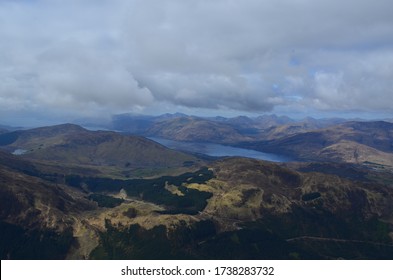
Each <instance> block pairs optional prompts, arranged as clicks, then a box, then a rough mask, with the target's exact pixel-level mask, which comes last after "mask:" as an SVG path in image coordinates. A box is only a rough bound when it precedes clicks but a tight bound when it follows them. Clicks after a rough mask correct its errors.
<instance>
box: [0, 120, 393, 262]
mask: <svg viewBox="0 0 393 280" xmlns="http://www.w3.org/2000/svg"><path fill="white" fill-rule="evenodd" d="M178 118H180V119H178ZM126 119H127V118H126ZM173 119H175V121H173ZM122 121H123V123H122V127H123V131H122V132H112V131H102V130H101V131H90V130H87V129H85V128H82V127H80V126H77V125H73V124H63V125H56V126H48V127H41V128H34V129H27V130H7V131H3V132H0V149H1V150H0V200H1V204H0V227H1V231H0V232H1V235H2V236H1V240H2V241H1V242H2V243H1V246H0V248H1V252H0V254H1V258H2V259H338V258H344V259H392V258H393V173H392V166H393V164H392V162H391V161H390V158H391V157H392V151H393V150H392V143H393V141H392V137H393V125H391V124H390V123H388V122H353V121H351V122H343V121H342V120H339V121H338V120H323V121H320V122H319V121H317V120H307V123H308V124H307V125H305V124H304V125H299V127H297V128H296V127H294V126H297V125H295V124H293V123H292V120H290V119H288V118H283V117H281V118H279V117H269V118H259V119H253V120H250V119H247V118H241V117H239V118H235V119H231V120H228V119H220V118H215V119H212V118H210V119H203V120H194V118H193V117H189V116H183V115H181V116H178V115H176V116H172V115H165V116H164V117H162V119H160V120H159V119H157V117H156V119H155V118H153V117H151V118H143V121H142V122H141V123H139V122H138V121H136V120H134V123H132V122H131V124H130V126H129V127H128V129H127V126H126V123H125V122H124V119H122ZM139 121H140V118H139ZM172 121H173V122H172ZM161 122H163V124H165V125H164V126H165V129H164V130H163V129H158V126H159V125H160V123H161ZM168 122H171V123H173V124H172V125H169V124H168ZM337 122H339V124H338V123H337ZM212 123H215V124H214V125H212ZM175 124H176V125H175ZM311 124H312V125H311ZM117 125H118V127H119V123H118V124H117ZM205 125H206V126H207V127H209V128H208V129H206V128H205ZM221 125H222V126H221ZM183 127H184V129H183ZM132 129H134V130H132ZM170 130H174V131H177V132H178V134H175V133H172V132H170ZM137 132H138V133H137ZM145 132H146V135H145ZM270 132H271V133H270ZM131 133H132V134H131ZM134 133H135V134H134ZM137 134H139V135H137ZM180 134H182V135H183V136H180ZM213 134H215V136H214V135H213ZM185 135H187V136H185ZM145 136H149V137H151V139H152V140H151V139H147V138H145ZM163 136H166V137H167V138H168V139H163V138H157V137H163ZM201 139H204V141H203V142H204V143H203V144H201V143H200V142H199V141H200V140H201ZM153 140H157V141H158V142H160V143H161V144H160V143H157V142H156V141H153ZM179 140H181V141H179ZM198 145H199V146H201V145H202V146H203V147H202V149H199V150H198V149H197V148H198ZM236 147H239V148H236ZM240 147H243V148H246V149H248V150H244V149H243V150H242V149H240ZM209 149H210V150H209ZM236 149H237V150H236ZM249 149H253V150H254V151H255V152H254V153H253V152H252V150H249ZM258 151H261V153H260V154H259V153H258ZM236 152H238V154H236ZM247 153H250V154H247ZM264 153H273V154H274V155H269V154H268V157H267V158H263V157H259V156H265V155H266V154H264ZM275 159H277V160H276V162H273V161H275ZM295 160H296V161H295ZM36 252H40V253H36Z"/></svg>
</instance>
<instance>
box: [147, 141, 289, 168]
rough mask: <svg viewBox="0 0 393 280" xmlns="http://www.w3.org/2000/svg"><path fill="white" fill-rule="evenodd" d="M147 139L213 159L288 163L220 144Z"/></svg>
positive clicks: (281, 158)
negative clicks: (244, 158)
mask: <svg viewBox="0 0 393 280" xmlns="http://www.w3.org/2000/svg"><path fill="white" fill-rule="evenodd" d="M149 139H151V140H153V141H156V142H158V143H160V144H161V145H164V146H166V147H168V148H170V149H174V150H181V151H186V152H192V153H200V154H205V155H208V156H213V157H225V156H239V157H246V158H255V159H261V160H268V161H274V162H287V161H290V159H289V158H288V157H285V156H281V155H276V154H270V153H262V152H259V151H255V150H249V149H242V148H237V147H232V146H226V145H221V144H212V143H203V142H182V141H174V140H168V139H163V138H156V137H149Z"/></svg>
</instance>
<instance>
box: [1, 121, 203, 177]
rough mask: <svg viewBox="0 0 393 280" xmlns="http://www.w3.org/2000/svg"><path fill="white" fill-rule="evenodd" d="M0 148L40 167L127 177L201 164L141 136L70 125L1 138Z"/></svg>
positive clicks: (32, 130)
mask: <svg viewBox="0 0 393 280" xmlns="http://www.w3.org/2000/svg"><path fill="white" fill-rule="evenodd" d="M0 145H1V148H3V149H4V150H7V151H10V152H14V153H18V154H19V155H20V156H21V157H23V158H26V159H32V160H36V161H39V162H40V163H41V164H43V163H45V164H48V165H58V164H61V165H68V166H70V167H72V166H74V167H75V166H81V167H83V168H87V169H89V168H90V169H91V168H95V169H97V170H100V168H104V169H105V168H106V170H104V171H107V172H110V170H109V169H112V170H114V172H115V171H116V170H118V171H119V172H123V173H124V172H127V171H128V172H131V171H132V170H134V169H136V168H155V169H158V168H179V167H183V166H191V165H193V164H198V159H197V158H195V157H194V156H191V155H188V154H184V153H181V152H177V151H173V150H170V149H168V148H166V147H164V146H162V145H160V144H158V143H156V142H153V141H151V140H149V139H146V138H143V137H140V136H128V135H122V134H119V133H115V132H110V131H89V130H86V129H83V128H82V127H79V126H76V125H71V124H65V125H58V126H51V127H43V128H37V129H31V130H24V131H15V132H11V133H6V134H2V135H1V136H0ZM74 169H75V168H74ZM115 169H116V170H115ZM124 174H126V173H124Z"/></svg>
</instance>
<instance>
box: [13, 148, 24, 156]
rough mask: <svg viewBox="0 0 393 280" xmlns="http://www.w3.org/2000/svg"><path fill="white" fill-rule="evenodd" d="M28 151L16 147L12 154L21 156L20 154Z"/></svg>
mask: <svg viewBox="0 0 393 280" xmlns="http://www.w3.org/2000/svg"><path fill="white" fill-rule="evenodd" d="M26 152H27V150H23V149H16V150H15V151H13V152H12V154H13V155H16V156H20V155H23V154H25V153H26Z"/></svg>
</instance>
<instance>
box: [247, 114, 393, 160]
mask: <svg viewBox="0 0 393 280" xmlns="http://www.w3.org/2000/svg"><path fill="white" fill-rule="evenodd" d="M245 146H247V147H249V148H253V149H257V150H260V151H266V152H275V153H282V154H286V155H290V156H292V157H294V158H298V159H301V160H318V161H321V160H327V161H345V162H355V163H364V162H372V163H377V164H384V165H389V166H392V164H393V124H392V123H388V122H383V121H375V122H354V121H353V122H347V123H344V124H340V125H337V126H331V127H328V128H324V129H320V130H313V131H310V132H305V133H296V134H294V135H290V136H285V134H284V136H283V137H281V138H277V139H274V140H270V141H260V142H254V143H249V144H245Z"/></svg>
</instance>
